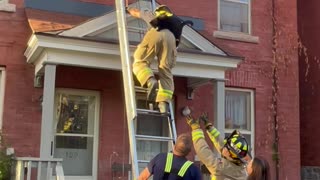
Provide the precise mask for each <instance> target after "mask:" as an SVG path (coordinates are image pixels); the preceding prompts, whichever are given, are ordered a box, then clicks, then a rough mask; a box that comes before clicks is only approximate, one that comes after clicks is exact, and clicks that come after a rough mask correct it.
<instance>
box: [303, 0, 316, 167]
mask: <svg viewBox="0 0 320 180" xmlns="http://www.w3.org/2000/svg"><path fill="white" fill-rule="evenodd" d="M319 6H320V2H319V1H315V0H311V1H307V2H306V1H300V0H299V1H298V7H299V9H298V14H299V16H298V17H299V19H298V23H299V35H300V38H301V41H302V43H303V44H304V46H305V47H306V49H307V51H306V53H307V54H306V56H305V55H304V54H301V56H300V67H301V69H300V107H301V111H300V123H301V165H302V166H320V157H318V156H315V155H314V153H312V152H318V151H320V145H319V144H318V143H314V142H318V139H317V137H316V135H315V133H314V132H317V131H319V123H318V121H319V117H320V111H319V107H320V93H319V92H320V83H319V80H320V78H319V75H320V74H319V70H320V63H319V59H320V53H319V48H320V42H319V40H318V38H316V36H315V35H316V34H318V32H319V30H320V22H319V21H318V17H320V13H319V12H318V10H317V7H319ZM306 57H308V58H306Z"/></svg>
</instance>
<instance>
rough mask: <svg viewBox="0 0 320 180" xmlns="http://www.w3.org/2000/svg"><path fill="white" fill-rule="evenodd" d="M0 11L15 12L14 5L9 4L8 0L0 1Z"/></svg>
mask: <svg viewBox="0 0 320 180" xmlns="http://www.w3.org/2000/svg"><path fill="white" fill-rule="evenodd" d="M0 11H7V12H15V11H16V5H15V4H10V3H9V0H0Z"/></svg>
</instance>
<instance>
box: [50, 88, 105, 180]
mask: <svg viewBox="0 0 320 180" xmlns="http://www.w3.org/2000/svg"><path fill="white" fill-rule="evenodd" d="M99 104H100V98H99V93H98V92H96V91H84V90H74V89H57V90H56V95H55V109H56V118H55V120H56V121H55V122H56V123H55V130H54V132H55V144H54V157H55V158H63V170H64V174H65V176H66V179H77V180H80V179H83V180H89V179H90V180H91V179H92V180H95V179H97V149H98V120H99Z"/></svg>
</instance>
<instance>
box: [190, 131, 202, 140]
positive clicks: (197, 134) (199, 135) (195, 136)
mask: <svg viewBox="0 0 320 180" xmlns="http://www.w3.org/2000/svg"><path fill="white" fill-rule="evenodd" d="M200 138H204V134H203V131H192V141H196V140H198V139H200Z"/></svg>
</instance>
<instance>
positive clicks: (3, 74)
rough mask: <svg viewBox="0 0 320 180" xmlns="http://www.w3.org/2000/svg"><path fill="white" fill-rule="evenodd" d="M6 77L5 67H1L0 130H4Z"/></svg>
mask: <svg viewBox="0 0 320 180" xmlns="http://www.w3.org/2000/svg"><path fill="white" fill-rule="evenodd" d="M5 79H6V71H5V68H4V67H0V131H1V130H2V123H3V108H4V91H5Z"/></svg>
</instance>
